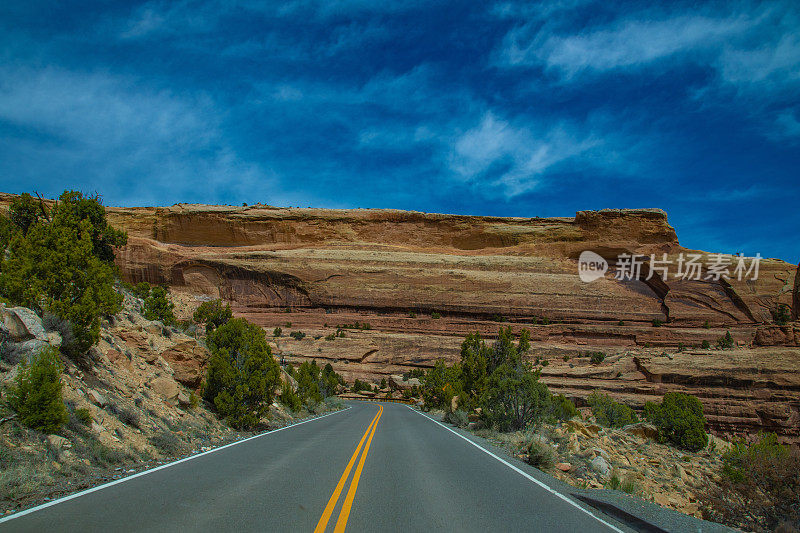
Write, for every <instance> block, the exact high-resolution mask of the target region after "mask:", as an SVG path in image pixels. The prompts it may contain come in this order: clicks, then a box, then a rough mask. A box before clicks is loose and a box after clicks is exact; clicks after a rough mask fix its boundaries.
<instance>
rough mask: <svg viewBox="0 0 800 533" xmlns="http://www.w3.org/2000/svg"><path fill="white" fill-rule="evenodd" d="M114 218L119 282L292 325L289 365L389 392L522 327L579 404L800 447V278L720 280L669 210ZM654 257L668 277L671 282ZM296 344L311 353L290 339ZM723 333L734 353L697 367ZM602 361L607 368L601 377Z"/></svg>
mask: <svg viewBox="0 0 800 533" xmlns="http://www.w3.org/2000/svg"><path fill="white" fill-rule="evenodd" d="M9 198H10V197H8V196H5V197H3V196H0V204H3V203H6V204H7V203H8V201H9ZM107 212H108V216H109V219H110V221H111V223H112V224H113V225H114V226H116V227H119V228H122V229H125V230H126V231H127V232H128V234H129V241H128V245H127V246H126V247H125V248H123V249H122V250H120V251H119V253H118V254H117V264H118V266H119V268H120V272H121V273H122V276H123V277H124V279H125V280H127V281H130V282H134V283H135V282H139V281H148V282H151V283H164V284H168V285H169V286H170V287H171V289H172V293H173V297H174V298H175V299H176V300H179V301H180V302H182V304H183V305H179V308H180V309H186V310H187V311H185V313H187V314H188V312H190V311H191V308H192V307H196V306H197V305H199V302H200V301H203V300H207V299H208V298H222V299H224V300H226V301H228V302H230V303H231V305H232V307H233V310H234V313H235V314H236V315H238V316H244V317H246V318H248V319H249V320H251V321H252V322H254V323H257V324H259V325H261V326H263V327H264V328H265V329H266V330H267V331H268V332H271V331H272V330H273V328H275V327H276V326H281V327H282V328H284V336H283V337H280V338H275V339H273V348H274V351H275V352H276V353H277V354H279V355H280V356H282V357H284V358H285V360H287V361H289V362H301V361H303V360H308V359H316V360H317V361H318V362H320V363H331V364H332V365H333V367H334V369H335V370H336V371H337V372H339V373H341V374H342V375H344V376H345V378H346V379H348V380H350V381H352V380H353V379H355V378H359V379H362V380H367V381H370V382H373V383H377V382H379V381H380V380H381V378H384V377H385V378H387V379H388V378H389V377H390V376H392V375H396V374H402V373H404V372H406V371H408V370H410V369H413V368H423V369H424V368H428V367H430V366H432V365H433V363H434V362H435V361H436V360H437V359H439V358H445V359H447V360H449V361H456V360H457V359H458V354H459V347H460V343H461V340H462V339H463V337H464V335H466V334H467V333H469V332H472V331H480V332H481V333H482V334H484V335H486V336H493V335H496V334H497V330H498V328H499V327H500V326H507V325H511V326H512V327H513V328H514V330H515V331H517V332H518V331H519V330H520V329H521V328H523V327H524V328H527V329H529V330H530V331H531V334H532V349H531V352H530V357H531V359H532V361H535V360H537V359H540V360H544V359H547V360H548V361H549V366H547V367H545V368H544V370H543V379H544V380H546V381H547V383H548V385H549V386H550V387H551V388H553V389H554V390H558V391H563V392H564V393H567V394H569V395H571V396H572V397H573V398H575V399H576V400H579V401H580V399H581V398H583V397H585V396H586V395H588V394H589V392H591V390H593V389H603V390H606V391H608V392H610V393H612V394H615V395H617V396H620V397H621V398H623V399H625V400H627V401H630V403H631V404H632V405H634V406H640V405H642V404H643V403H644V401H646V400H647V399H652V398H653V397H654V396H658V395H660V394H663V392H664V391H665V390H671V389H673V388H674V389H679V390H683V391H686V392H690V393H692V394H695V395H696V396H698V397H700V398H701V401H703V403H704V407H705V408H706V410H707V412H708V417H709V421H710V424H711V428H712V429H713V430H714V431H718V432H721V433H724V434H725V435H729V434H737V433H748V432H753V431H758V430H770V431H777V432H778V433H779V434H780V435H781V436H782V438H784V439H785V440H790V441H793V442H798V441H800V435H798V431H797V425H798V424H797V422H796V418H797V413H798V410H800V400H798V391H800V348H798V346H797V343H798V335H797V333H796V331H797V325H792V324H790V325H787V326H779V325H776V324H774V323H773V316H772V312H773V311H774V310H775V309H776V308H777V307H778V306H779V305H781V304H783V305H787V306H790V307H791V308H792V309H793V312H794V313H795V315H796V314H797V311H798V309H800V293H799V292H798V291H799V290H800V281H799V280H798V277H799V276H798V275H797V270H798V269H797V267H795V266H794V265H790V264H788V263H786V262H784V261H780V260H776V259H764V260H762V261H761V263H760V268H759V276H758V279H757V280H752V279H742V280H739V279H737V276H735V275H733V276H731V277H730V278H728V279H725V278H723V279H719V280H716V279H714V278H713V276H709V274H710V270H709V268H708V265H709V264H711V263H713V262H714V260H715V259H719V260H723V261H724V262H728V263H729V264H730V265H731V270H732V269H733V267H734V266H735V265H736V264H737V262H738V261H739V258H738V257H737V256H731V255H720V254H710V253H706V252H697V251H693V250H688V249H686V248H684V247H682V246H681V245H680V243H679V242H678V238H677V235H676V232H675V230H674V229H673V228H672V226H670V225H669V223H668V221H667V216H666V214H665V213H664V212H663V211H661V210H657V209H638V210H602V211H581V212H578V213H577V214H576V215H575V216H574V217H553V218H501V217H473V216H461V215H443V214H428V213H418V212H408V211H396V210H361V209H358V210H326V209H283V208H275V207H270V206H263V205H256V206H250V207H233V206H204V205H185V204H177V205H174V206H171V207H148V208H118V207H109V208H107ZM584 250H591V251H593V252H595V253H596V254H598V255H600V256H601V257H603V258H605V259H606V260H607V261H609V263H610V267H609V270H608V272H607V273H606V274H605V276H604V277H601V278H600V279H598V280H596V281H594V282H591V283H585V282H583V281H581V279H580V278H579V276H578V257H579V256H580V254H581V252H582V251H584ZM621 254H638V255H640V256H641V257H642V258H643V260H642V265H641V270H640V271H639V272H638V273H637V275H635V276H633V278H632V279H629V280H619V279H615V277H614V275H613V272H614V270H615V267H620V266H621V265H619V264H617V259H618V258H619V256H620V255H621ZM690 254H699V255H700V257H701V263H703V264H704V265H705V266H703V267H702V269H701V274H702V276H701V279H678V278H677V277H676V276H675V274H676V272H675V265H676V264H677V262H678V260H679V259H680V258H681V256H682V255H683V256H688V255H690ZM651 255H652V256H653V257H654V258H656V259H659V260H663V259H664V258H665V257H666V259H667V260H670V261H672V265H673V268H672V269H671V270H670V271H669V272H668V275H667V276H664V275H663V272H662V271H660V270H659V269H658V265H657V264H652V265H651V264H650V257H651ZM184 316H186V314H184ZM356 323H359V324H360V325H361V327H360V329H353V328H345V329H344V332H345V336H343V337H342V336H333V335H332V334H334V333H335V332H336V331H337V326H339V325H342V326H346V325H355V324H356ZM365 323H368V324H369V329H366V328H364V327H363V326H364V324H365ZM662 323H663V326H661V327H654V325H656V326H657V325H660V324H662ZM290 330H297V331H303V332H304V333H306V337H305V338H303V339H301V340H296V339H292V338H289V337H287V336H286V335H287V334H288V333H289V332H290ZM727 331H730V332H731V334H732V335H733V338H734V340H735V344H736V349H734V350H731V351H721V350H700V347H701V346H702V345H704V344H705V343H707V345H709V346H711V347H714V346H715V345H716V343H717V340H718V339H720V338H721V337H722V336H724V335H725V333H726V332H727ZM136 334H137V332H135V331H131V332H120V335H125V336H127V339H126V342H127V343H128V344H129V345H130V346H133V347H134V348H135V349H136V350H137V351H140V352H141V353H142V354H143V357H145V358H146V359H147V358H152V359H153V360H154V361H155V360H156V358H158V357H161V358H162V359H163V360H165V362H166V363H167V364H168V365H170V366H171V368H173V370H174V374H175V379H176V380H178V381H179V382H181V383H183V384H184V385H186V386H189V387H194V386H196V385H195V384H196V383H198V381H197V380H198V377H199V376H200V375H201V372H202V363H201V360H202V354H199V353H198V356H197V357H195V356H190V357H189V358H188V360H180V359H179V358H177V357H173V356H172V354H171V353H169V352H167V353H166V354H165V353H163V352H164V350H165V349H166V347H165V348H164V349H161V350H148V349H147V347H146V346H141V343H142V342H143V341H142V340H140V339H137V338H135V335H136ZM138 347H141V350H140V349H139V348H138ZM590 351H603V352H605V353H606V354H607V355H608V357H607V358H606V360H605V361H604V362H603V363H601V364H598V365H593V364H591V363H590V362H589V360H588V357H585V354H586V353H587V352H590ZM190 352H191V350H188V349H182V350H181V353H182V354H186V353H190ZM109 358H110V357H109ZM147 360H148V362H150V359H147ZM123 363H124V361H123ZM775 369H779V370H780V374H776V373H775ZM748 376H749V377H748Z"/></svg>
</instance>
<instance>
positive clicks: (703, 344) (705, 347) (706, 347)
mask: <svg viewBox="0 0 800 533" xmlns="http://www.w3.org/2000/svg"><path fill="white" fill-rule="evenodd" d="M700 347H701V348H703V349H704V350H708V349H709V348H711V343H710V342H708V341H703V343H702V344H701V345H700Z"/></svg>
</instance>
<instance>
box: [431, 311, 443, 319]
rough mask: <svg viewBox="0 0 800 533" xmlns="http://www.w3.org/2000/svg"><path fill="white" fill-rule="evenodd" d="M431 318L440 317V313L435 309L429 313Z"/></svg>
mask: <svg viewBox="0 0 800 533" xmlns="http://www.w3.org/2000/svg"><path fill="white" fill-rule="evenodd" d="M431 318H436V319H439V318H442V315H441V313H437V312H436V311H434V312H433V313H431Z"/></svg>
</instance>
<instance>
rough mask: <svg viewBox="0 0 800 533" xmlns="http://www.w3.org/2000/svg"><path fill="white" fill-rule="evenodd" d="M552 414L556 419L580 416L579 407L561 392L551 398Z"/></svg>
mask: <svg viewBox="0 0 800 533" xmlns="http://www.w3.org/2000/svg"><path fill="white" fill-rule="evenodd" d="M550 416H551V417H552V418H553V419H555V420H569V419H571V418H573V417H575V416H578V408H577V407H575V404H574V403H572V400H570V399H569V398H567V397H566V396H564V395H563V394H559V395H557V396H553V397H552V398H550Z"/></svg>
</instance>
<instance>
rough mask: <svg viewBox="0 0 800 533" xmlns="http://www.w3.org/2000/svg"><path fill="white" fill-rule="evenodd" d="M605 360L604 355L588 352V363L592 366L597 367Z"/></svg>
mask: <svg viewBox="0 0 800 533" xmlns="http://www.w3.org/2000/svg"><path fill="white" fill-rule="evenodd" d="M605 358H606V354H605V353H603V352H590V353H589V361H590V362H591V363H592V364H593V365H599V364H600V363H602V362H603V360H605Z"/></svg>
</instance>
